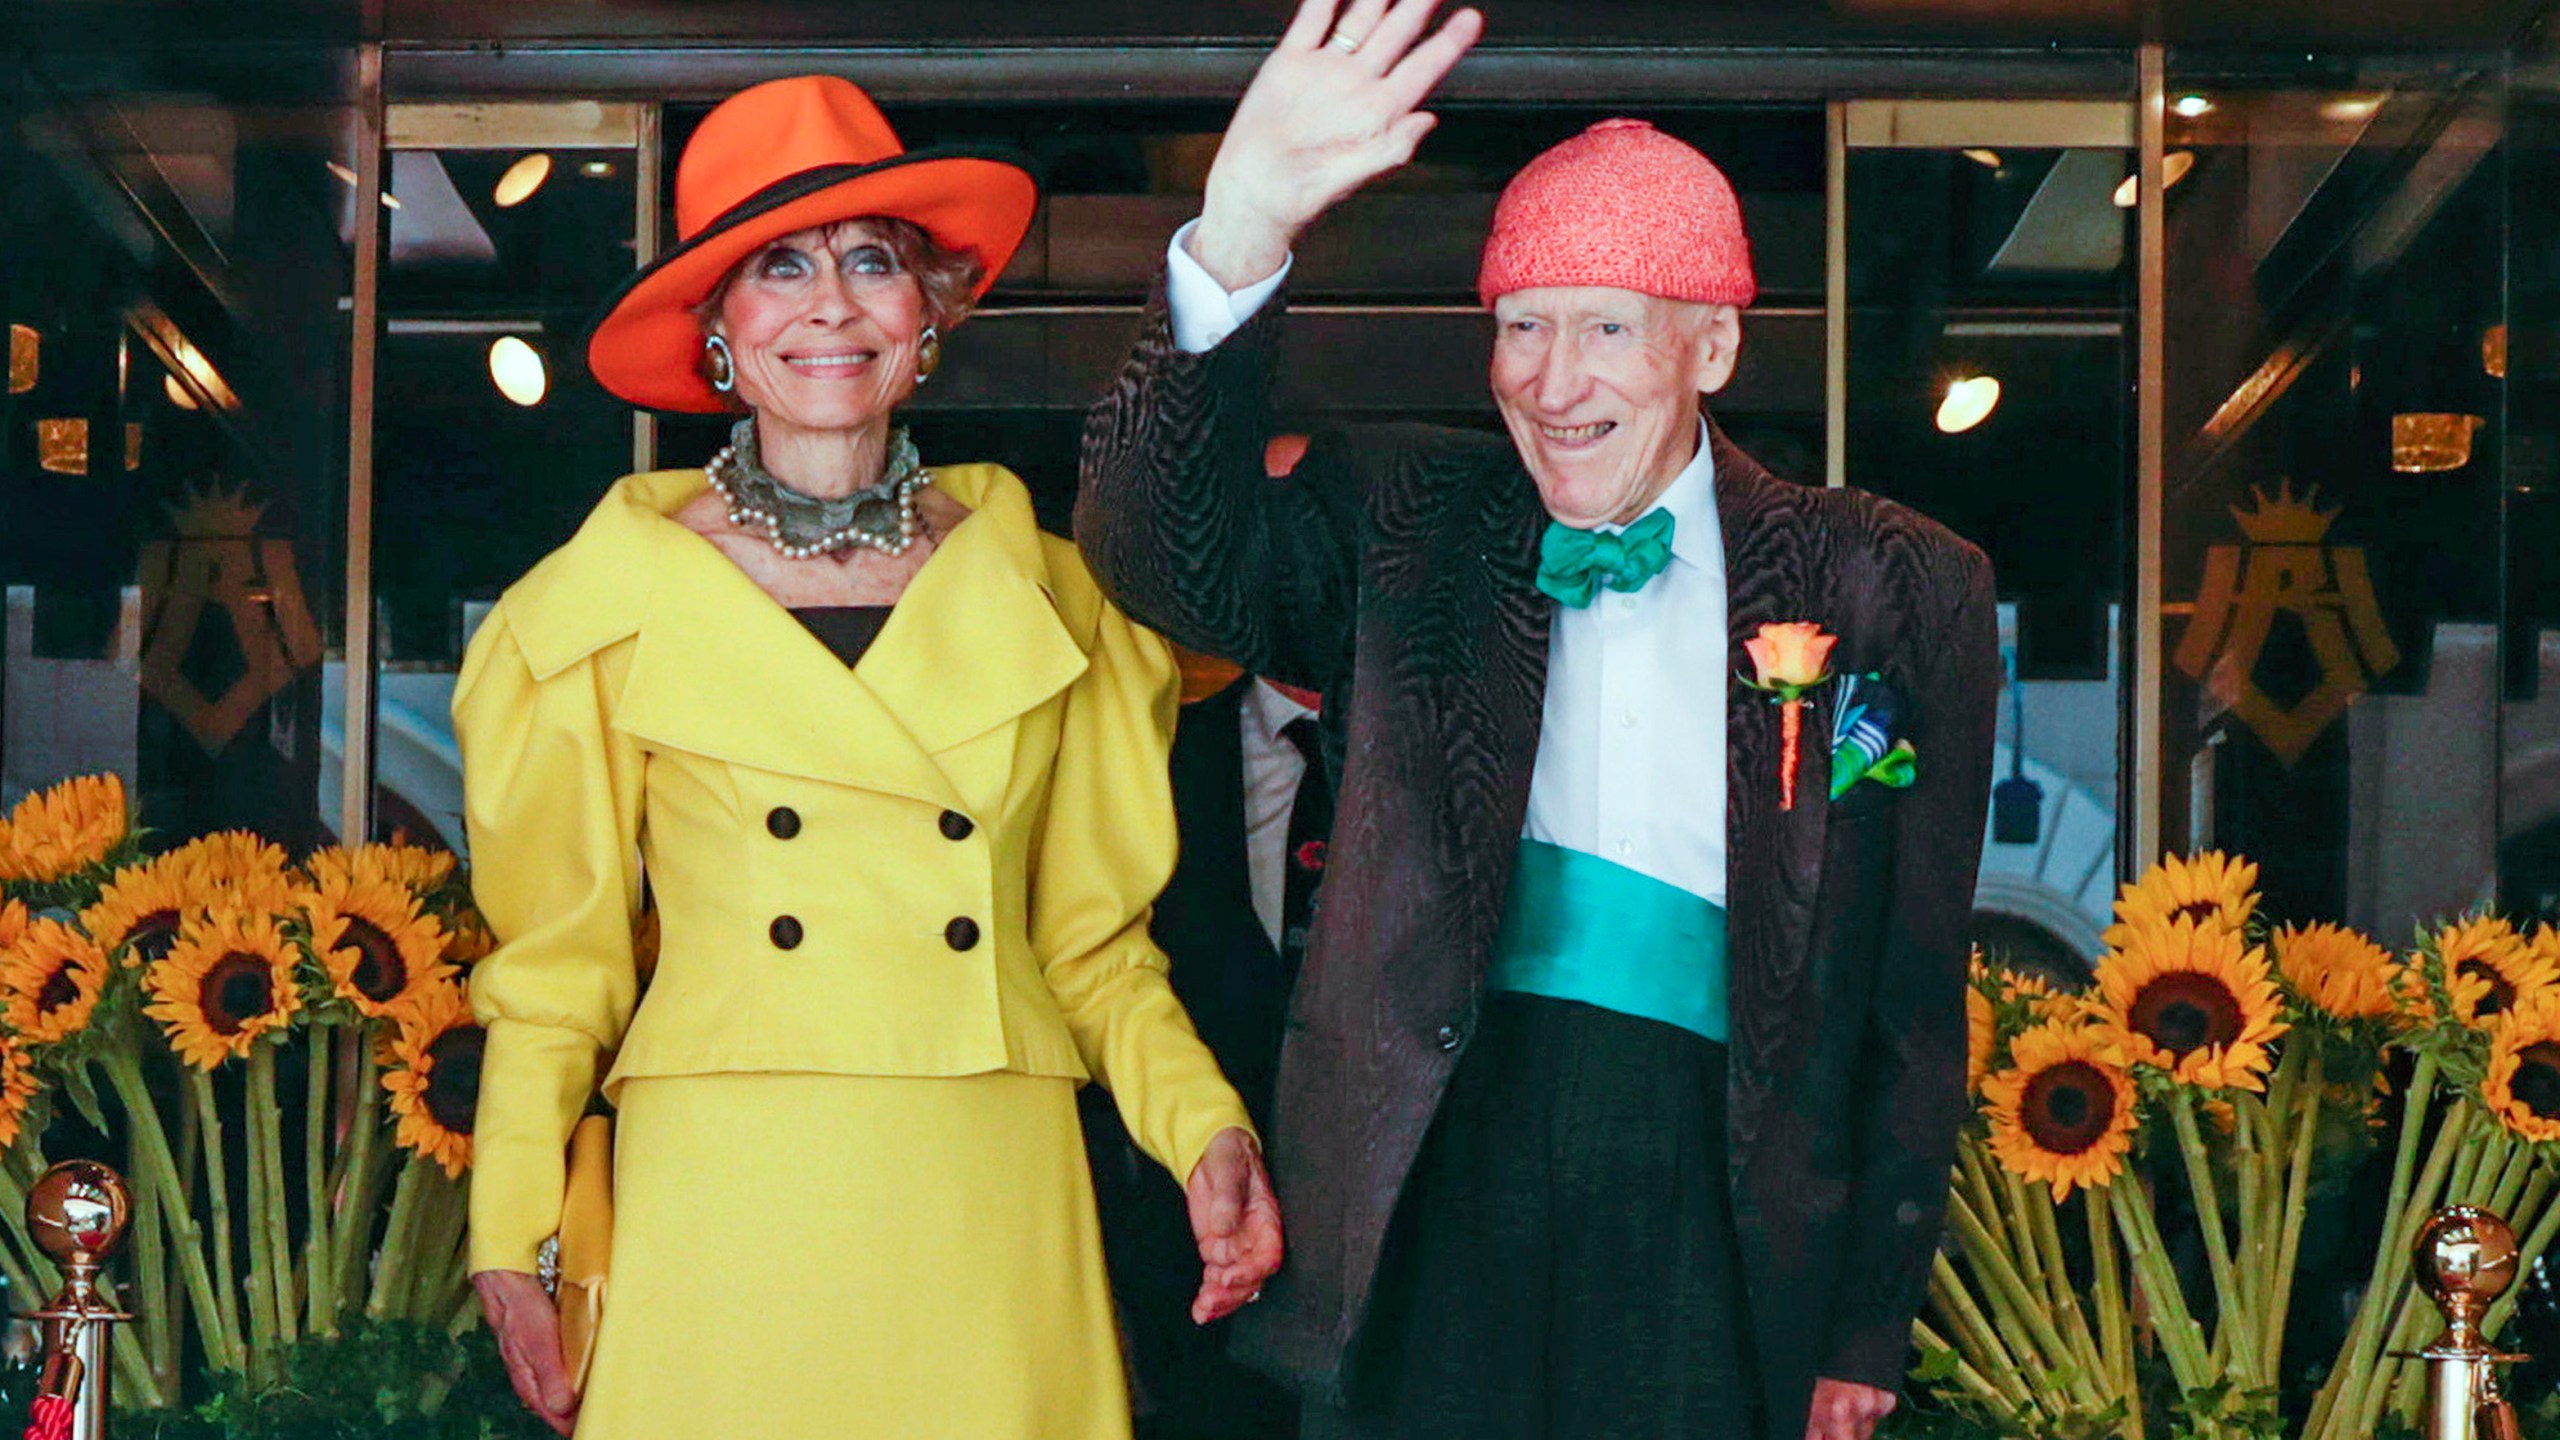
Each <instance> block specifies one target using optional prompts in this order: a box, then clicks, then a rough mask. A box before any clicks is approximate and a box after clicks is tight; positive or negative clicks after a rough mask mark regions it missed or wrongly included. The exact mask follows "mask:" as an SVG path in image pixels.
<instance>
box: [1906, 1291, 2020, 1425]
mask: <svg viewBox="0 0 2560 1440" xmlns="http://www.w3.org/2000/svg"><path fill="white" fill-rule="evenodd" d="M1929 1293H1930V1295H1931V1297H1932V1298H1933V1299H1935V1300H1936V1302H1937V1305H1938V1312H1939V1313H1940V1314H1942V1315H1944V1316H1946V1317H1947V1319H1948V1321H1949V1322H1950V1324H1951V1326H1952V1328H1953V1329H1954V1331H1955V1333H1956V1337H1957V1339H1958V1340H1959V1341H1961V1342H1962V1344H1963V1347H1964V1348H1963V1352H1962V1353H1964V1354H1965V1355H1966V1356H1967V1357H1968V1358H1969V1359H1971V1360H1972V1362H1973V1364H1974V1368H1975V1369H1976V1370H1978V1371H1980V1372H1981V1374H1982V1375H1983V1377H1984V1378H1985V1379H1987V1380H1989V1381H1991V1382H1992V1383H1993V1384H1994V1385H1996V1386H1997V1387H1998V1389H1999V1391H2000V1395H2001V1398H2002V1399H2003V1400H2005V1401H2006V1402H2007V1403H2009V1404H2010V1405H2012V1406H2015V1407H2016V1408H2017V1409H2018V1410H2019V1411H2020V1412H2021V1413H2032V1412H2033V1411H2034V1410H2035V1408H2036V1404H2035V1399H2034V1397H2035V1393H2036V1392H2035V1385H2034V1382H2033V1381H2032V1380H2031V1379H2030V1378H2029V1377H2028V1375H2027V1374H2026V1372H2025V1370H2024V1368H2023V1367H2021V1366H2020V1365H2019V1363H2018V1361H2017V1359H2016V1357H2014V1356H2013V1355H2011V1354H2010V1353H2009V1347H2008V1345H2007V1344H2006V1343H2005V1342H2004V1341H2003V1340H2002V1338H2001V1335H2000V1330H1999V1327H1997V1326H1995V1325H1993V1324H1992V1323H1991V1321H1990V1319H1989V1318H1988V1317H1986V1316H1985V1315H1984V1314H1983V1313H1982V1306H1981V1303H1980V1302H1979V1301H1977V1300H1975V1299H1974V1298H1973V1292H1972V1291H1970V1290H1969V1289H1967V1288H1966V1287H1965V1283H1964V1279H1963V1277H1962V1276H1960V1275H1958V1274H1957V1273H1956V1268H1955V1263H1954V1262H1953V1261H1951V1260H1949V1259H1948V1258H1947V1257H1946V1255H1945V1254H1944V1252H1941V1253H1940V1254H1939V1255H1937V1256H1936V1257H1935V1259H1934V1260H1932V1262H1931V1268H1930V1271H1929Z"/></svg>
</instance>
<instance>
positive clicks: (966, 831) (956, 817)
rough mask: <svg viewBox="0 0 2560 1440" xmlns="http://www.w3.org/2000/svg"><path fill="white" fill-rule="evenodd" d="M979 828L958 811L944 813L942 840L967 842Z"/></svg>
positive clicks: (974, 822)
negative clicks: (971, 834)
mask: <svg viewBox="0 0 2560 1440" xmlns="http://www.w3.org/2000/svg"><path fill="white" fill-rule="evenodd" d="M977 828H978V824H977V822H976V821H974V820H972V819H970V818H969V817H968V816H966V815H963V814H961V813H960V812H959V811H957V810H945V811H943V812H942V838H943V839H945V840H966V839H968V838H969V835H970V833H971V832H972V831H974V830H976V829H977Z"/></svg>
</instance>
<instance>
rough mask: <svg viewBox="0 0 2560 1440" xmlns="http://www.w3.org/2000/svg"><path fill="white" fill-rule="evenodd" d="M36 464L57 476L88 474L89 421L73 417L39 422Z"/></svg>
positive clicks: (37, 423) (37, 426) (37, 427)
mask: <svg viewBox="0 0 2560 1440" xmlns="http://www.w3.org/2000/svg"><path fill="white" fill-rule="evenodd" d="M36 467H37V468H38V469H41V470H44V471H47V472H49V473H51V474H55V475H86V474H88V473H89V422H88V421H86V420H82V419H77V418H70V419H62V420H39V421H37V422H36Z"/></svg>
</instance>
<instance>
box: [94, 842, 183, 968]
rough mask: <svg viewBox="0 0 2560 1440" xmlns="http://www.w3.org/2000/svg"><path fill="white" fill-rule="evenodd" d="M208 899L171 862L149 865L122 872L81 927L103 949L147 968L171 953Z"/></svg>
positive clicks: (104, 889)
mask: <svg viewBox="0 0 2560 1440" xmlns="http://www.w3.org/2000/svg"><path fill="white" fill-rule="evenodd" d="M207 898H208V897H207V896H206V895H204V894H202V893H200V892H198V891H197V890H196V889H194V888H192V887H190V886H189V885H188V884H187V880H186V875H185V873H184V872H183V871H181V870H180V869H179V868H178V867H177V866H176V865H173V864H171V863H170V862H169V861H168V860H167V859H165V858H163V859H159V860H147V861H144V862H142V863H140V864H135V865H127V866H125V867H124V868H123V869H121V870H118V871H117V872H116V873H115V875H114V876H113V877H112V878H110V879H109V880H108V881H107V883H106V886H105V888H103V889H101V890H100V891H99V892H98V900H97V903H96V904H94V905H91V906H90V907H89V908H88V909H86V910H83V911H81V912H80V924H81V926H82V928H84V929H86V930H87V931H88V932H89V935H90V938H92V939H94V940H96V941H97V942H98V948H99V949H101V950H104V951H106V952H107V953H108V954H109V955H116V954H122V955H123V956H124V958H125V963H126V964H128V965H133V964H145V963H148V962H150V961H154V960H158V959H160V958H161V957H162V956H164V955H167V954H168V953H169V947H170V946H171V945H174V944H176V943H177V939H178V927H179V926H181V925H183V924H185V923H186V918H187V916H188V915H189V914H190V913H192V912H193V911H196V910H199V909H201V908H203V906H204V903H205V901H206V899H207Z"/></svg>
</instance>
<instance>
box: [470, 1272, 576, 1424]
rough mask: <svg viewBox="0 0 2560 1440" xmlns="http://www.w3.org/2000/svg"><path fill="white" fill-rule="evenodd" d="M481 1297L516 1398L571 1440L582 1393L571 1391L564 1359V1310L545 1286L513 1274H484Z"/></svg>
mask: <svg viewBox="0 0 2560 1440" xmlns="http://www.w3.org/2000/svg"><path fill="white" fill-rule="evenodd" d="M471 1286H472V1288H473V1289H475V1290H477V1291H479V1292H480V1313H481V1314H483V1315H485V1316H487V1317H488V1320H489V1332H490V1333H491V1334H493V1335H495V1336H497V1337H498V1355H499V1357H500V1358H501V1359H503V1360H505V1361H506V1362H507V1378H508V1379H509V1380H511V1381H513V1382H515V1387H516V1398H517V1399H519V1400H521V1401H523V1402H524V1408H526V1409H527V1410H530V1411H532V1412H533V1413H534V1414H535V1415H537V1416H539V1417H540V1418H541V1420H542V1423H543V1424H545V1425H548V1426H550V1427H551V1428H552V1429H554V1430H557V1431H559V1432H560V1433H561V1434H563V1435H566V1434H568V1433H569V1432H570V1431H571V1430H573V1429H575V1428H576V1426H577V1423H578V1392H577V1391H575V1390H573V1389H571V1388H570V1386H569V1367H568V1364H567V1362H566V1361H564V1360H563V1359H562V1358H561V1354H560V1310H559V1307H557V1306H555V1305H553V1304H552V1303H551V1296H550V1295H549V1294H548V1293H547V1292H545V1291H544V1290H543V1288H542V1282H541V1281H539V1280H536V1279H534V1278H533V1277H532V1276H530V1275H521V1274H518V1273H517V1272H515V1271H513V1270H483V1271H481V1272H480V1273H479V1274H477V1275H474V1276H472V1277H471Z"/></svg>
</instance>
